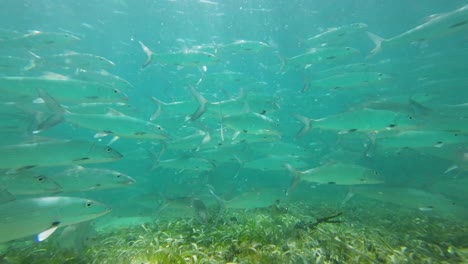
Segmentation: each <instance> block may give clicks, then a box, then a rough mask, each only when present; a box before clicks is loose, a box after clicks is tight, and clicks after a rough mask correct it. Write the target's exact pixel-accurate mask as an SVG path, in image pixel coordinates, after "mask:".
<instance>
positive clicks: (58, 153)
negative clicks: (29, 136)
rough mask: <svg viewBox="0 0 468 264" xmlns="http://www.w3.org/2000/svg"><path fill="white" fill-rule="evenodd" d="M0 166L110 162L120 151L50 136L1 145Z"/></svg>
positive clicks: (7, 167)
mask: <svg viewBox="0 0 468 264" xmlns="http://www.w3.org/2000/svg"><path fill="white" fill-rule="evenodd" d="M0 156H1V157H2V159H1V160H0V169H10V170H12V171H13V172H14V171H21V170H24V169H30V168H33V167H44V166H61V165H78V164H88V163H101V162H110V161H114V160H117V159H120V158H122V154H120V153H119V152H117V151H116V150H114V149H112V148H111V147H108V146H102V145H98V144H96V143H94V142H89V141H82V140H50V141H44V142H38V143H25V144H18V145H9V146H3V147H0Z"/></svg>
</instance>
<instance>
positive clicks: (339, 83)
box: [310, 71, 392, 89]
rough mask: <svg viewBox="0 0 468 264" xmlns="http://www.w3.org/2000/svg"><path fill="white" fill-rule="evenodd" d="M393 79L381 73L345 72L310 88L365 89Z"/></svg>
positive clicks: (318, 82) (312, 82)
mask: <svg viewBox="0 0 468 264" xmlns="http://www.w3.org/2000/svg"><path fill="white" fill-rule="evenodd" d="M390 79H392V77H391V76H390V75H388V74H385V73H381V72H368V71H366V72H344V73H341V74H336V75H333V76H330V77H326V78H323V79H319V80H313V81H311V82H310V87H311V88H312V89H313V88H314V87H317V88H327V89H349V88H354V87H365V86H369V85H375V84H381V83H383V82H385V81H388V80H390Z"/></svg>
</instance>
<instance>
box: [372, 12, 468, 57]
mask: <svg viewBox="0 0 468 264" xmlns="http://www.w3.org/2000/svg"><path fill="white" fill-rule="evenodd" d="M467 28H468V5H464V6H462V7H460V8H458V9H456V10H453V11H451V12H448V13H444V14H440V15H435V16H433V17H432V18H431V19H430V20H429V21H427V22H425V23H423V24H421V25H418V26H417V27H415V28H412V29H410V30H408V31H406V32H404V33H402V34H400V35H398V36H395V37H392V38H389V39H384V38H382V37H380V36H378V35H376V34H373V33H371V32H368V36H369V38H370V39H371V40H372V42H373V43H374V45H375V47H374V49H373V50H372V51H371V52H370V54H371V55H375V54H377V53H379V52H380V51H381V50H382V49H387V48H390V47H397V46H405V45H408V44H410V43H413V42H422V41H429V40H432V39H435V38H437V37H443V36H448V35H450V34H454V33H456V32H464V31H466V29H467Z"/></svg>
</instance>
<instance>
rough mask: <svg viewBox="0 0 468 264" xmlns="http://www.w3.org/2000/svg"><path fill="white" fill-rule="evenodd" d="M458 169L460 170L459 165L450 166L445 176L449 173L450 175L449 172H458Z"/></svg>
mask: <svg viewBox="0 0 468 264" xmlns="http://www.w3.org/2000/svg"><path fill="white" fill-rule="evenodd" d="M458 169H460V168H459V167H458V166H457V165H453V166H450V167H448V168H447V169H446V170H445V171H444V174H447V173H449V172H451V171H453V170H458Z"/></svg>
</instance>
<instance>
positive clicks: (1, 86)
mask: <svg viewBox="0 0 468 264" xmlns="http://www.w3.org/2000/svg"><path fill="white" fill-rule="evenodd" d="M38 89H42V90H44V91H46V92H47V93H49V94H50V95H51V96H53V97H54V98H56V99H57V100H59V101H60V102H72V103H83V102H121V101H126V100H127V96H126V95H125V94H124V93H123V92H121V91H119V90H117V89H116V88H113V87H110V86H106V85H103V84H100V83H95V82H85V81H80V80H75V79H71V78H69V77H66V76H62V75H57V74H46V75H44V76H41V77H21V76H15V77H2V78H0V92H2V93H3V94H11V95H17V96H18V97H27V98H30V99H31V101H33V100H34V99H36V98H37V97H38V96H37V91H38Z"/></svg>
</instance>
